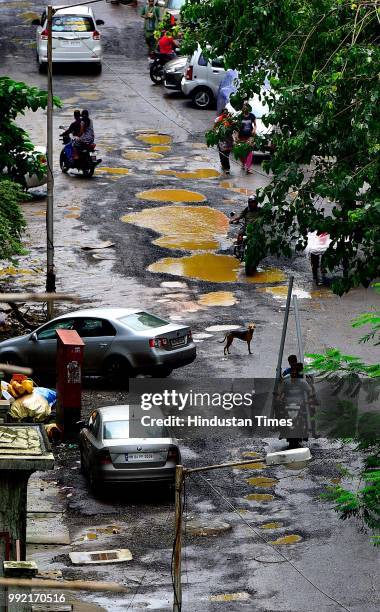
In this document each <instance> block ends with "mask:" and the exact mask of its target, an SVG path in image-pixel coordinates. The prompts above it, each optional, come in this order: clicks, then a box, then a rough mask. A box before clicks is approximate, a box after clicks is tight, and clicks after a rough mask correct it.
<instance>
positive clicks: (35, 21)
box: [32, 19, 41, 26]
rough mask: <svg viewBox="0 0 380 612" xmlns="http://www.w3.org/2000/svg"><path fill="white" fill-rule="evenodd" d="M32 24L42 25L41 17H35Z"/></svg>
mask: <svg viewBox="0 0 380 612" xmlns="http://www.w3.org/2000/svg"><path fill="white" fill-rule="evenodd" d="M32 25H35V26H39V25H41V21H40V19H33V21H32Z"/></svg>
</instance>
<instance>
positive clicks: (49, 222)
mask: <svg viewBox="0 0 380 612" xmlns="http://www.w3.org/2000/svg"><path fill="white" fill-rule="evenodd" d="M52 26H53V7H52V6H51V4H49V6H48V9H47V30H48V40H47V79H48V99H47V122H46V128H47V130H46V131H47V151H46V158H47V198H46V239H47V243H46V246H47V249H46V250H47V262H46V264H47V265H46V292H47V293H53V292H55V269H54V218H53V196H54V177H53V57H52V53H53V37H52ZM53 310H54V302H53V301H52V300H51V301H48V304H47V313H48V319H51V318H52V316H53Z"/></svg>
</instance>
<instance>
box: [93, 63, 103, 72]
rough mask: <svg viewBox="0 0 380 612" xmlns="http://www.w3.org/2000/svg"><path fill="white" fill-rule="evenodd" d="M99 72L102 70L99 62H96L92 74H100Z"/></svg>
mask: <svg viewBox="0 0 380 612" xmlns="http://www.w3.org/2000/svg"><path fill="white" fill-rule="evenodd" d="M101 72H102V65H101V64H100V63H99V64H96V65H95V66H94V74H101Z"/></svg>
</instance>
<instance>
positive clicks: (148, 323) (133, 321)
mask: <svg viewBox="0 0 380 612" xmlns="http://www.w3.org/2000/svg"><path fill="white" fill-rule="evenodd" d="M119 321H121V322H122V323H124V325H126V326H127V327H130V328H131V329H134V330H135V331H144V330H145V329H152V328H154V327H162V326H163V325H168V321H164V319H160V318H159V317H156V316H155V315H152V314H149V312H134V313H133V314H129V315H126V316H125V317H121V318H120V319H119Z"/></svg>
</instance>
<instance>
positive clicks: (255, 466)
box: [234, 461, 267, 470]
mask: <svg viewBox="0 0 380 612" xmlns="http://www.w3.org/2000/svg"><path fill="white" fill-rule="evenodd" d="M266 467H267V466H266V464H265V463H261V462H260V461H257V463H245V464H244V465H237V466H236V467H235V468H234V469H236V470H262V469H264V468H266Z"/></svg>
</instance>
